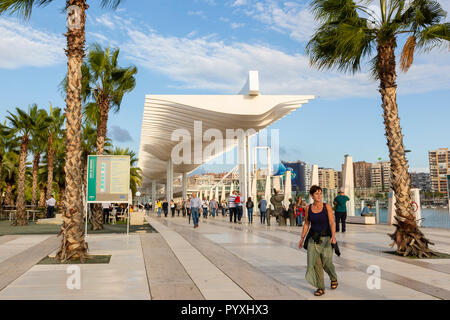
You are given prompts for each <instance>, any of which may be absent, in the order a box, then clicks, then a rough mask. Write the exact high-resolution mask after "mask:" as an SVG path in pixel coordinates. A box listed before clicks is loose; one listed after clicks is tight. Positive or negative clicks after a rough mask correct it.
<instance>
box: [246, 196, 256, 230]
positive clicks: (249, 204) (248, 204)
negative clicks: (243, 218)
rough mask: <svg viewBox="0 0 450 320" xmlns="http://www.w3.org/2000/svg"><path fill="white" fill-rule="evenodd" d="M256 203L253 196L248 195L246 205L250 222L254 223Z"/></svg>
mask: <svg viewBox="0 0 450 320" xmlns="http://www.w3.org/2000/svg"><path fill="white" fill-rule="evenodd" d="M254 206H255V205H254V203H253V201H252V197H248V199H247V202H246V203H245V207H246V208H247V215H248V223H250V224H253V207H254Z"/></svg>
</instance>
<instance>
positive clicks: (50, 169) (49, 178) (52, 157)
mask: <svg viewBox="0 0 450 320" xmlns="http://www.w3.org/2000/svg"><path fill="white" fill-rule="evenodd" d="M47 150H48V151H47V158H48V163H47V167H48V170H47V194H46V198H47V199H49V198H50V197H51V195H52V194H53V170H54V166H55V165H54V163H55V150H54V149H53V134H50V135H49V136H48V149H47Z"/></svg>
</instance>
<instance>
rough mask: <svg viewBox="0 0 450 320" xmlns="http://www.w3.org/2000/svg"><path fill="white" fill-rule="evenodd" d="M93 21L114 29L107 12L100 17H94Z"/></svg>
mask: <svg viewBox="0 0 450 320" xmlns="http://www.w3.org/2000/svg"><path fill="white" fill-rule="evenodd" d="M95 21H96V22H97V23H99V24H101V25H103V26H105V27H107V28H109V29H111V30H114V29H115V26H114V23H113V20H112V18H111V15H109V14H103V15H101V16H100V17H97V18H95Z"/></svg>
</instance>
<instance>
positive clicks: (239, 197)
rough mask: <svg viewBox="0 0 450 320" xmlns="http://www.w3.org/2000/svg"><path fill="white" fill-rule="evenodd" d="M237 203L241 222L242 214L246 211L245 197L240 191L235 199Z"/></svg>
mask: <svg viewBox="0 0 450 320" xmlns="http://www.w3.org/2000/svg"><path fill="white" fill-rule="evenodd" d="M234 202H235V203H236V209H237V216H238V222H239V223H241V219H242V214H243V212H244V199H243V197H242V193H239V194H238V195H237V196H236V199H235V200H234Z"/></svg>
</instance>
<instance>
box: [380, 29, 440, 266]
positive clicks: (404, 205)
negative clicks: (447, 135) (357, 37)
mask: <svg viewBox="0 0 450 320" xmlns="http://www.w3.org/2000/svg"><path fill="white" fill-rule="evenodd" d="M395 47H396V42H395V39H394V38H393V39H392V40H391V41H388V42H386V43H381V44H380V43H379V45H378V48H377V49H378V62H377V69H378V77H379V79H380V93H381V98H382V102H383V111H384V113H383V118H384V124H385V129H386V137H387V141H388V143H387V144H388V148H389V157H390V161H391V172H392V177H391V184H392V188H393V190H394V193H395V197H396V203H395V213H396V216H395V219H396V220H397V223H396V224H394V226H395V227H396V230H395V232H394V233H393V234H390V237H391V238H392V240H393V241H394V242H393V243H392V245H391V246H393V245H394V244H396V245H397V253H399V254H402V255H404V256H407V255H413V256H417V257H420V258H421V257H423V256H426V257H429V256H430V255H432V254H433V253H432V251H431V250H430V249H429V248H428V243H430V244H431V242H430V241H429V240H427V239H426V238H425V237H424V235H423V233H422V232H421V231H420V230H419V228H418V226H417V223H416V219H415V215H414V212H413V208H412V206H411V203H412V200H411V194H410V188H411V181H410V176H409V173H408V162H407V160H406V156H405V147H404V145H403V134H402V129H401V127H400V119H399V116H398V107H397V84H396V71H395Z"/></svg>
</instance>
